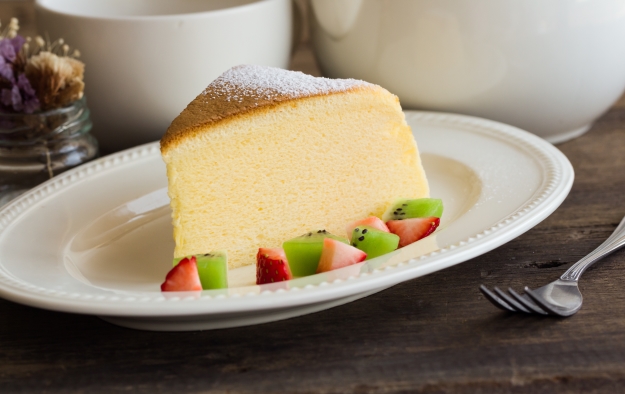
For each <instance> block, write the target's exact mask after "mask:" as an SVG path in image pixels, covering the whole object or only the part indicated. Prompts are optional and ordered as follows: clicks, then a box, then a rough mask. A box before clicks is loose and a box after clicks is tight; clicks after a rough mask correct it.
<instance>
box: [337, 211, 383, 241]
mask: <svg viewBox="0 0 625 394" xmlns="http://www.w3.org/2000/svg"><path fill="white" fill-rule="evenodd" d="M359 226H369V227H373V228H376V229H378V230H380V231H386V232H387V233H390V232H391V231H390V230H389V229H388V227H387V226H386V224H385V223H384V222H383V221H382V219H380V218H379V217H377V216H369V217H368V218H364V219H359V220H356V221H355V222H352V223H350V224H348V225H347V227H346V228H345V231H346V232H347V238H349V240H350V241H351V240H352V238H351V237H352V233H353V232H354V229H355V228H356V227H359Z"/></svg>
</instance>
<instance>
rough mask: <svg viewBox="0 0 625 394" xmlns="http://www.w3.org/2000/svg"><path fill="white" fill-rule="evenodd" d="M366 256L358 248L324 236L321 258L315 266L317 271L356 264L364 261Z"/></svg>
mask: <svg viewBox="0 0 625 394" xmlns="http://www.w3.org/2000/svg"><path fill="white" fill-rule="evenodd" d="M366 258H367V254H366V253H365V252H363V251H362V250H360V249H356V248H355V247H353V246H351V245H348V244H345V243H343V242H341V241H337V240H336V239H332V238H325V239H324V240H323V250H322V251H321V259H320V260H319V265H318V266H317V273H320V272H327V271H331V270H335V269H337V268H343V267H347V266H348V265H352V264H357V263H360V262H361V261H365V259H366Z"/></svg>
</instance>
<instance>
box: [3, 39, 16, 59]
mask: <svg viewBox="0 0 625 394" xmlns="http://www.w3.org/2000/svg"><path fill="white" fill-rule="evenodd" d="M0 56H2V57H3V58H4V60H5V61H7V60H8V61H9V62H11V63H12V62H14V61H15V58H16V57H17V55H16V52H15V47H14V46H13V43H12V42H11V39H10V38H3V39H1V40H0Z"/></svg>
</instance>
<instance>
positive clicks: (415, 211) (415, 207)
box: [382, 198, 443, 222]
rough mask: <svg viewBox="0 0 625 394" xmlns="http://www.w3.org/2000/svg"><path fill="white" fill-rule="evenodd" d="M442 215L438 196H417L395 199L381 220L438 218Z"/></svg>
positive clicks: (441, 202)
mask: <svg viewBox="0 0 625 394" xmlns="http://www.w3.org/2000/svg"><path fill="white" fill-rule="evenodd" d="M442 215H443V200H441V199H439V198H417V199H413V200H408V199H403V200H397V201H395V203H393V205H391V206H390V207H389V209H387V210H386V212H385V213H384V215H383V216H382V220H384V221H385V222H388V221H389V220H404V219H412V218H429V217H437V218H440V217H441V216H442Z"/></svg>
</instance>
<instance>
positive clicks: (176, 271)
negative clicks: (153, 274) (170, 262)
mask: <svg viewBox="0 0 625 394" xmlns="http://www.w3.org/2000/svg"><path fill="white" fill-rule="evenodd" d="M199 290H202V283H201V282H200V275H199V274H198V271H197V262H196V260H195V256H192V257H191V258H190V259H189V258H186V257H185V258H184V259H182V260H180V262H179V263H178V264H177V265H176V266H175V267H174V268H172V269H171V271H169V272H168V273H167V277H166V278H165V282H163V284H162V285H161V291H199Z"/></svg>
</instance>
